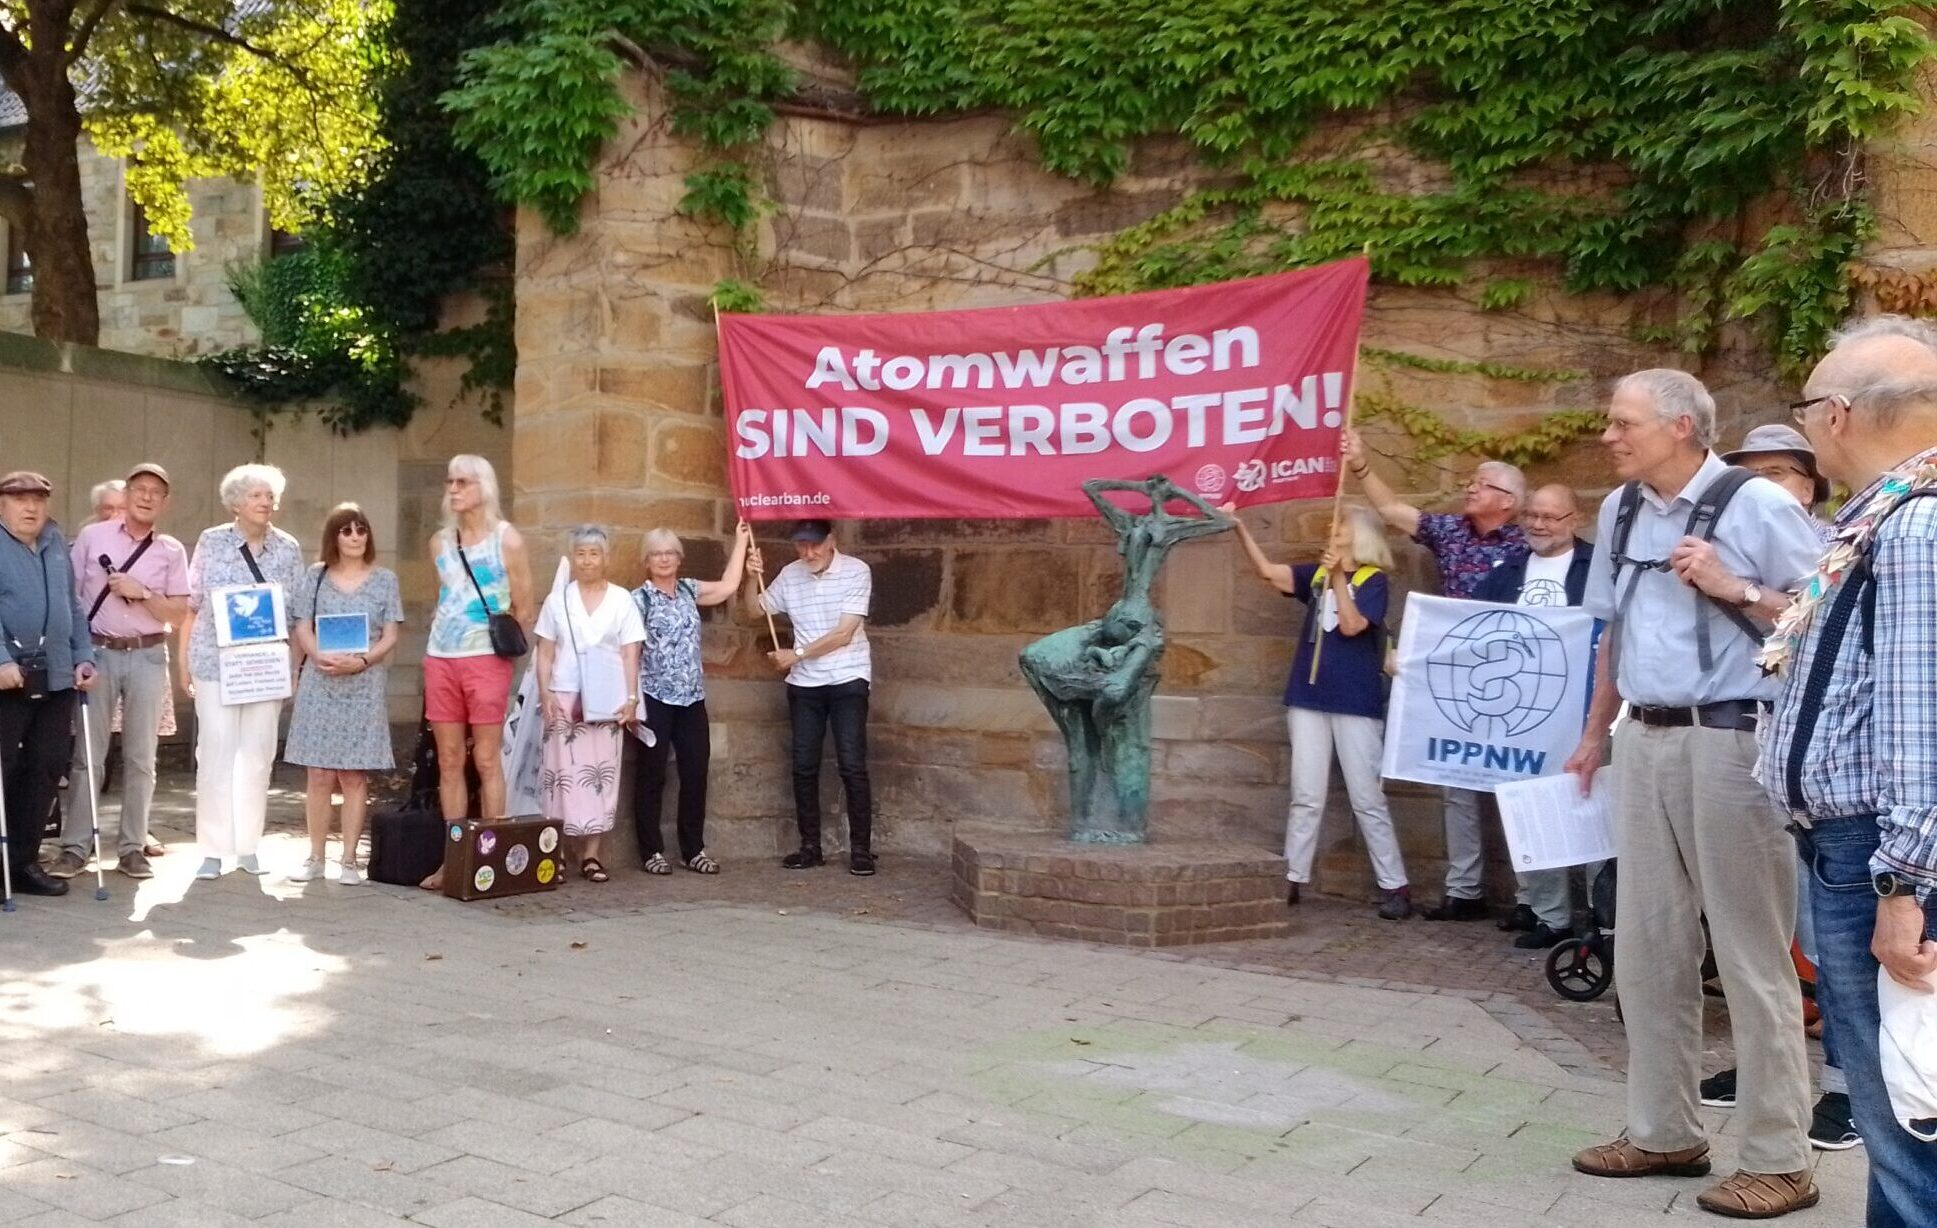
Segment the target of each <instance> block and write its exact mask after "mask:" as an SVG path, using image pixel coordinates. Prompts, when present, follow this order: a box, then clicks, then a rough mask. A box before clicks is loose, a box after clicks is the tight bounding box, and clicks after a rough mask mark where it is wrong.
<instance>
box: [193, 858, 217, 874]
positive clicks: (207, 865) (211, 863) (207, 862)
mask: <svg viewBox="0 0 1937 1228" xmlns="http://www.w3.org/2000/svg"><path fill="white" fill-rule="evenodd" d="M195 877H196V878H221V877H222V859H221V858H220V857H209V858H206V859H204V860H203V862H202V868H201V869H199V870H197V871H195Z"/></svg>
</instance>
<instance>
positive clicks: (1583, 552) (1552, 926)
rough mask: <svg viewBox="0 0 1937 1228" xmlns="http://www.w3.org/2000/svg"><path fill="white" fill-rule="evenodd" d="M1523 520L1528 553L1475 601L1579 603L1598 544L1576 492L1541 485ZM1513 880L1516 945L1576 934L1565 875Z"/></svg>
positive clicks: (1491, 578)
mask: <svg viewBox="0 0 1937 1228" xmlns="http://www.w3.org/2000/svg"><path fill="white" fill-rule="evenodd" d="M1520 519H1521V521H1522V522H1523V523H1524V524H1525V525H1526V531H1527V547H1528V549H1527V551H1526V553H1524V554H1520V555H1516V556H1514V557H1513V558H1510V559H1508V560H1507V561H1506V562H1504V563H1502V564H1500V565H1499V566H1498V567H1495V568H1494V569H1493V570H1492V571H1490V572H1488V573H1487V574H1486V576H1485V577H1483V578H1482V579H1481V580H1480V586H1479V587H1478V588H1476V589H1474V590H1473V596H1474V598H1475V599H1477V600H1480V601H1497V602H1500V603H1502V604H1504V605H1528V606H1534V605H1540V606H1574V605H1579V604H1580V603H1581V598H1582V597H1583V596H1584V595H1585V593H1586V591H1587V568H1588V564H1589V562H1590V561H1591V560H1592V559H1593V557H1594V546H1593V543H1591V542H1585V541H1582V540H1581V539H1580V538H1579V537H1576V536H1575V530H1576V529H1577V528H1578V527H1579V524H1580V504H1579V503H1577V502H1576V501H1575V499H1574V492H1573V491H1571V490H1569V489H1568V488H1567V487H1565V486H1558V485H1555V486H1542V487H1541V488H1540V489H1539V490H1536V491H1534V492H1533V496H1532V497H1531V498H1529V499H1528V500H1527V510H1526V512H1525V514H1524V515H1522V516H1521V517H1520ZM1583 668H1585V667H1584V666H1583ZM1514 876H1515V877H1516V878H1517V879H1518V880H1519V883H1520V896H1519V899H1518V901H1517V902H1516V903H1515V905H1514V908H1513V915H1512V916H1510V917H1508V918H1507V919H1506V920H1505V921H1502V922H1501V923H1500V928H1501V929H1503V930H1523V931H1525V932H1524V933H1522V934H1521V935H1520V936H1519V937H1517V938H1515V939H1514V940H1513V945H1514V946H1516V947H1519V948H1520V949H1522V950H1527V951H1534V950H1540V949H1542V948H1545V947H1551V946H1553V945H1554V944H1555V943H1557V942H1560V941H1562V940H1564V939H1566V938H1567V937H1569V936H1570V935H1572V933H1573V931H1574V919H1573V906H1572V901H1571V900H1570V899H1569V897H1568V891H1567V871H1566V870H1527V871H1525V872H1521V871H1518V870H1516V871H1515V872H1514ZM1589 881H1590V882H1591V881H1592V873H1591V871H1590V874H1589Z"/></svg>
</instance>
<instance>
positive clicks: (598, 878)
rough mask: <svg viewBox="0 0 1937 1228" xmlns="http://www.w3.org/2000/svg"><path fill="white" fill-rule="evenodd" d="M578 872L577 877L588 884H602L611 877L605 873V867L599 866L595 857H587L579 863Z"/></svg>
mask: <svg viewBox="0 0 1937 1228" xmlns="http://www.w3.org/2000/svg"><path fill="white" fill-rule="evenodd" d="M578 872H579V876H580V877H581V878H583V879H585V881H586V882H589V883H602V882H605V881H606V880H607V879H609V878H611V877H612V876H611V875H610V874H607V873H606V872H605V867H604V866H602V865H600V864H599V859H598V858H596V857H587V858H586V859H585V860H583V861H581V862H579V863H578Z"/></svg>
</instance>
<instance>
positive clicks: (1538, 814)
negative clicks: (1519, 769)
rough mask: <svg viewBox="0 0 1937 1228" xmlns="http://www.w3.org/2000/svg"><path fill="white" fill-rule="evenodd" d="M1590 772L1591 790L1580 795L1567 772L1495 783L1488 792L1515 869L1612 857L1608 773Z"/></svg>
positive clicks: (1577, 781)
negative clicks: (1495, 802) (1503, 829)
mask: <svg viewBox="0 0 1937 1228" xmlns="http://www.w3.org/2000/svg"><path fill="white" fill-rule="evenodd" d="M1610 775H1611V772H1610V770H1609V769H1607V768H1602V769H1601V770H1600V771H1598V772H1596V773H1594V791H1593V792H1592V793H1591V794H1590V795H1589V796H1587V797H1582V796H1581V784H1580V778H1579V777H1577V776H1575V775H1574V774H1573V773H1571V772H1562V773H1561V774H1560V775H1558V776H1540V777H1536V778H1535V779H1533V780H1517V781H1511V782H1508V783H1505V784H1501V785H1499V786H1498V787H1496V788H1495V789H1494V790H1493V796H1494V798H1495V800H1497V801H1498V802H1499V804H1500V825H1501V826H1502V827H1504V828H1505V829H1506V833H1507V852H1508V856H1509V858H1510V859H1511V860H1512V863H1513V868H1514V869H1516V870H1552V869H1558V868H1561V867H1564V866H1579V865H1586V864H1587V863H1589V862H1594V861H1601V860H1604V859H1606V858H1609V857H1612V856H1614V828H1613V824H1612V823H1611V821H1610V817H1609V814H1608V777H1609V776H1610Z"/></svg>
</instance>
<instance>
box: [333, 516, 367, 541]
mask: <svg viewBox="0 0 1937 1228" xmlns="http://www.w3.org/2000/svg"><path fill="white" fill-rule="evenodd" d="M336 535H337V536H338V537H368V536H370V526H369V525H366V524H358V523H357V522H356V521H354V520H352V521H351V522H350V523H348V524H346V525H344V526H343V527H342V528H340V529H338V530H337V531H336Z"/></svg>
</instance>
